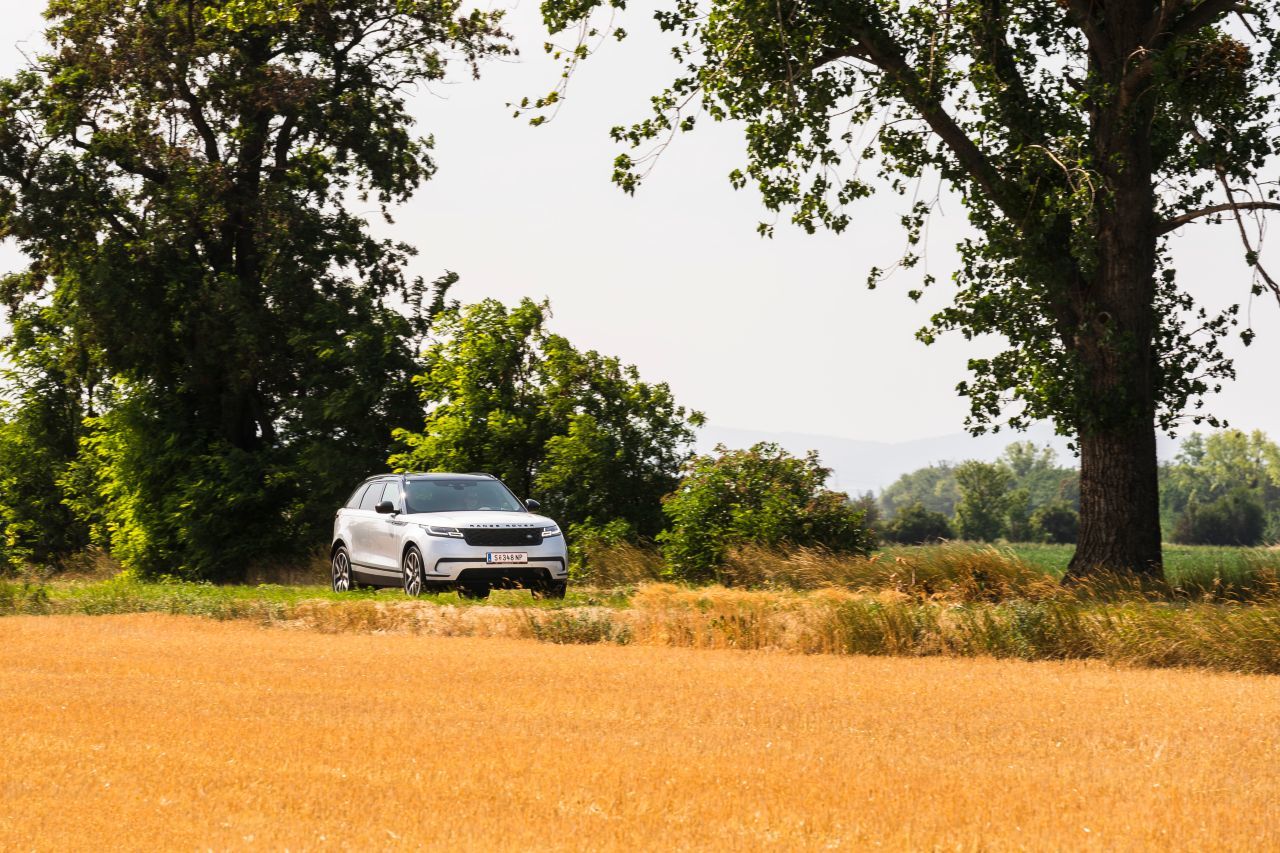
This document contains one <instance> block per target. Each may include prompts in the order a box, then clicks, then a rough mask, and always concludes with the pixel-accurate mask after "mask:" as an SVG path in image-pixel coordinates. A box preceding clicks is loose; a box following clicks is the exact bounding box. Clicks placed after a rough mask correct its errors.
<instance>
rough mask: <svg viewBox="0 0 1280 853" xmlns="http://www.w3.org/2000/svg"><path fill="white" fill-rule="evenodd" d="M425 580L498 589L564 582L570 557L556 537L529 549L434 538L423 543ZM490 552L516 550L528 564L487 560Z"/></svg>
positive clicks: (561, 539)
mask: <svg viewBox="0 0 1280 853" xmlns="http://www.w3.org/2000/svg"><path fill="white" fill-rule="evenodd" d="M424 544H425V545H426V546H427V547H426V548H424V549H423V555H422V556H423V562H424V563H425V566H424V568H425V569H426V571H425V572H424V573H423V579H424V580H427V581H434V582H435V583H446V582H463V583H465V582H469V581H474V582H476V583H481V582H487V583H491V584H492V585H495V586H502V585H507V584H508V583H509V584H510V585H512V586H528V585H529V582H531V581H536V580H553V581H556V580H565V579H566V578H568V577H569V564H568V559H567V557H568V554H567V553H566V549H565V545H564V539H563V538H562V537H556V538H555V539H553V540H550V541H544V542H542V543H541V544H540V545H535V546H533V547H529V548H517V547H510V548H485V547H480V546H476V545H468V544H467V543H466V542H464V541H462V540H460V539H445V538H444V537H431V541H430V542H427V543H424ZM490 551H517V552H523V553H526V554H528V555H529V562H528V563H499V564H493V563H489V562H487V561H486V557H487V555H488V553H489V552H490Z"/></svg>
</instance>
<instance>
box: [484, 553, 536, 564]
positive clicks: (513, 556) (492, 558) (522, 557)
mask: <svg viewBox="0 0 1280 853" xmlns="http://www.w3.org/2000/svg"><path fill="white" fill-rule="evenodd" d="M484 561H485V562H486V563H527V562H529V555H528V554H526V553H524V552H523V551H490V552H489V553H488V554H486V555H485V558H484Z"/></svg>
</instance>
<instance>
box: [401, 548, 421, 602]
mask: <svg viewBox="0 0 1280 853" xmlns="http://www.w3.org/2000/svg"><path fill="white" fill-rule="evenodd" d="M400 568H401V570H402V572H403V573H404V594H405V595H407V596H409V597H410V598H417V597H418V596H419V595H422V552H421V551H419V550H418V546H416V545H410V546H409V547H408V548H407V549H405V552H404V561H403V562H402V564H401V567H400Z"/></svg>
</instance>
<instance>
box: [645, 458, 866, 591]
mask: <svg viewBox="0 0 1280 853" xmlns="http://www.w3.org/2000/svg"><path fill="white" fill-rule="evenodd" d="M830 473H831V472H830V471H829V470H828V469H826V468H823V467H822V466H821V465H820V464H819V462H818V456H817V453H815V452H810V453H809V454H808V455H806V456H804V457H795V456H792V455H791V454H789V453H787V452H786V451H785V450H783V449H782V448H780V447H778V446H777V445H776V444H769V443H764V442H762V443H760V444H756V445H755V446H753V447H751V448H750V449H749V450H729V449H728V448H726V447H724V445H719V446H717V447H716V451H715V455H707V456H696V457H694V458H693V459H692V460H691V461H690V462H689V465H688V468H687V471H686V474H685V477H684V479H683V480H682V481H681V483H680V486H679V488H678V489H677V490H676V491H675V492H674V493H673V494H671V495H670V496H668V497H667V498H666V500H664V501H663V510H664V511H665V512H666V515H667V518H668V519H669V520H670V528H669V529H668V530H665V531H663V532H662V533H661V534H659V536H658V541H659V542H660V543H661V545H662V553H663V556H664V557H665V558H666V560H667V563H668V565H669V567H670V571H671V572H672V574H673V576H675V577H676V578H679V579H681V580H685V581H695V582H701V581H706V580H708V579H711V578H719V577H720V576H721V572H722V567H723V563H724V560H725V557H726V555H727V554H728V551H729V549H730V548H732V547H734V546H738V545H744V544H753V545H761V546H764V547H768V548H777V547H781V546H784V545H785V546H794V547H818V548H823V549H826V550H829V551H832V552H835V553H854V554H859V553H868V552H869V551H870V550H871V548H872V547H873V546H874V536H873V534H872V531H871V529H870V528H869V526H868V524H867V520H866V517H865V514H864V511H862V510H859V509H855V508H854V507H853V506H852V505H850V503H849V501H848V497H847V496H846V495H844V494H842V493H840V492H833V491H831V490H829V489H827V488H825V483H826V481H827V477H828V476H830Z"/></svg>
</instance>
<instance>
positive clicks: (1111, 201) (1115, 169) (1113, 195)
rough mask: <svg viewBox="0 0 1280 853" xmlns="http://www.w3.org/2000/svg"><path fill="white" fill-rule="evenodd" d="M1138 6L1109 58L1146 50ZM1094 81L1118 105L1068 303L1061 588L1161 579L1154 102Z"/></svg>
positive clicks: (1121, 78)
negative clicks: (1076, 512)
mask: <svg viewBox="0 0 1280 853" xmlns="http://www.w3.org/2000/svg"><path fill="white" fill-rule="evenodd" d="M1140 5H1141V4H1133V7H1132V8H1129V7H1125V10H1126V11H1127V12H1128V14H1117V16H1116V20H1115V21H1114V24H1115V28H1114V31H1113V33H1112V34H1113V37H1114V38H1115V39H1116V45H1115V46H1114V47H1115V49H1116V52H1115V55H1116V56H1129V55H1131V54H1132V53H1133V52H1134V51H1135V50H1136V48H1137V47H1138V46H1140V45H1141V43H1142V33H1143V32H1144V27H1145V22H1146V21H1147V18H1148V16H1149V10H1148V11H1146V12H1143V11H1142V10H1141V9H1139V8H1138V7H1139V6H1140ZM1098 72H1099V73H1100V74H1101V75H1102V76H1103V77H1104V78H1109V79H1110V80H1112V82H1113V91H1114V92H1115V95H1114V97H1113V99H1112V100H1111V101H1109V102H1106V103H1103V104H1100V105H1099V106H1098V108H1097V109H1096V111H1095V112H1094V114H1093V124H1092V127H1091V137H1092V138H1091V145H1092V147H1093V154H1094V157H1093V161H1094V164H1095V167H1096V169H1097V172H1096V180H1097V183H1096V184H1095V185H1094V187H1093V188H1092V189H1091V190H1090V192H1092V193H1093V198H1094V216H1093V222H1092V224H1093V229H1094V230H1093V236H1094V238H1095V239H1094V247H1095V250H1096V257H1095V259H1094V264H1093V266H1092V269H1091V270H1090V271H1089V273H1088V275H1087V276H1086V278H1085V280H1083V281H1081V282H1080V286H1079V289H1078V290H1077V292H1076V294H1075V297H1074V299H1073V302H1074V303H1075V312H1074V313H1075V322H1076V331H1075V333H1074V335H1073V336H1072V339H1071V340H1070V341H1069V343H1068V346H1069V348H1070V349H1071V350H1072V351H1073V353H1074V355H1075V356H1076V359H1077V363H1078V369H1079V373H1078V374H1077V380H1078V382H1079V383H1080V384H1079V386H1078V389H1077V393H1078V395H1079V396H1078V403H1077V405H1078V409H1077V412H1078V416H1077V427H1078V433H1079V444H1080V533H1079V539H1078V540H1077V546H1076V553H1075V556H1074V557H1072V559H1071V565H1070V567H1069V568H1068V570H1067V576H1066V578H1065V581H1066V582H1074V581H1079V580H1082V579H1085V578H1088V577H1089V576H1091V575H1099V574H1108V573H1124V574H1132V575H1136V576H1137V577H1139V578H1142V579H1146V580H1155V581H1159V580H1162V579H1163V577H1164V568H1163V560H1162V557H1161V551H1160V501H1159V491H1158V485H1157V463H1156V437H1155V419H1156V406H1157V400H1158V397H1159V390H1158V388H1157V383H1158V364H1157V360H1158V354H1157V344H1156V337H1157V333H1158V326H1159V316H1158V314H1157V309H1156V247H1157V241H1158V236H1157V223H1156V213H1155V210H1156V196H1155V181H1154V170H1153V167H1152V162H1153V159H1152V153H1151V142H1150V127H1151V122H1152V118H1153V111H1154V108H1153V99H1152V98H1151V97H1150V92H1149V91H1148V90H1146V89H1143V88H1141V87H1137V88H1134V87H1131V86H1128V85H1127V81H1126V79H1125V75H1126V65H1125V64H1124V63H1120V64H1116V65H1113V66H1106V67H1101V68H1099V69H1098Z"/></svg>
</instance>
